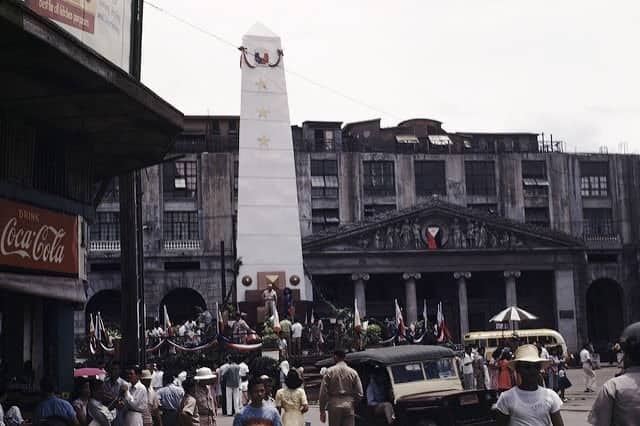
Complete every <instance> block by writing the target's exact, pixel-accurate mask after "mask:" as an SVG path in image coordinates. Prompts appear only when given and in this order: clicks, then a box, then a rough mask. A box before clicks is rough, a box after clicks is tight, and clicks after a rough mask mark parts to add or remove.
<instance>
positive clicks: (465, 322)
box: [453, 272, 471, 341]
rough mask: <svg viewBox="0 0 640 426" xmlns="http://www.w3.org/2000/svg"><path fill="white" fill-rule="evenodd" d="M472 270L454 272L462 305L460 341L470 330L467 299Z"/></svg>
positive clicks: (459, 300) (460, 304)
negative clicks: (468, 281) (468, 282)
mask: <svg viewBox="0 0 640 426" xmlns="http://www.w3.org/2000/svg"><path fill="white" fill-rule="evenodd" d="M469 278H471V272H454V273H453V279H455V280H456V284H458V304H459V306H460V341H462V339H463V338H464V335H465V334H467V333H468V332H469V303H468V301H467V280H468V279H469Z"/></svg>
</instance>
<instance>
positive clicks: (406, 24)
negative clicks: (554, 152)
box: [143, 0, 640, 152]
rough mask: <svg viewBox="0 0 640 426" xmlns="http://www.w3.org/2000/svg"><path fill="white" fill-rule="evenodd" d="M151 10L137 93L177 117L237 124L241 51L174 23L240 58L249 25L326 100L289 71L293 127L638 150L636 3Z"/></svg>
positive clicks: (563, 0)
mask: <svg viewBox="0 0 640 426" xmlns="http://www.w3.org/2000/svg"><path fill="white" fill-rule="evenodd" d="M149 1H150V2H151V3H152V4H154V5H156V6H159V7H160V8H162V10H158V9H157V8H154V7H152V6H151V5H150V4H146V5H145V11H144V34H143V40H144V42H143V81H144V83H145V84H147V85H148V86H149V87H151V88H152V89H153V90H155V91H156V92H157V93H158V94H159V95H161V96H162V97H164V98H165V99H167V100H168V101H169V102H171V103H172V104H174V105H175V106H176V107H178V108H179V109H180V110H182V111H183V112H184V113H185V114H212V115H214V114H215V115H218V114H221V115H237V114H239V111H240V69H239V66H238V64H239V52H238V51H237V50H236V49H234V48H233V47H232V46H229V45H226V44H224V43H222V42H220V41H217V40H216V39H215V38H213V37H212V36H210V35H206V34H204V33H202V32H200V31H198V30H197V29H194V28H192V27H190V26H188V25H186V24H184V23H181V22H178V21H177V20H176V19H174V18H172V17H171V16H170V14H173V15H176V16H178V17H180V18H181V19H183V20H185V21H187V22H189V23H191V24H193V25H195V26H197V27H201V28H202V29H205V30H206V31H208V32H210V33H213V34H215V35H217V36H220V37H222V38H224V39H226V40H228V41H230V42H231V43H233V44H234V45H236V46H239V45H240V44H241V40H242V35H243V34H244V33H245V32H246V31H247V30H248V29H249V28H250V27H251V26H252V25H253V23H254V22H256V21H260V22H262V23H263V24H265V25H266V26H267V27H269V28H270V29H271V30H272V31H274V32H275V33H277V34H279V35H280V37H281V39H282V44H283V49H284V52H285V69H286V70H288V71H292V72H295V73H298V74H301V75H303V76H304V77H306V78H308V79H311V80H313V81H316V82H318V83H321V84H323V85H325V86H327V87H328V88H330V89H331V90H329V89H323V88H319V87H317V86H314V85H312V84H310V83H309V82H307V81H305V80H304V79H301V78H300V77H298V76H297V75H295V74H291V73H289V74H288V75H287V87H288V91H289V108H290V111H291V121H292V124H300V123H301V122H303V121H305V120H331V121H343V122H345V123H346V122H352V121H360V120H367V119H372V118H378V117H379V118H382V124H383V125H384V126H393V125H395V124H397V123H398V122H399V121H402V120H404V119H409V118H416V117H428V118H434V119H437V120H440V121H442V122H443V126H444V128H445V129H446V130H448V131H450V132H455V131H528V132H544V133H545V134H546V135H549V134H550V133H552V134H553V137H554V139H561V140H564V141H565V142H566V143H567V145H568V148H567V150H569V151H575V150H577V151H597V150H598V149H599V147H601V146H603V145H606V146H607V147H608V149H609V152H621V151H623V150H624V149H625V147H624V146H623V145H622V144H626V151H627V152H632V151H635V152H640V136H639V132H638V130H637V129H636V126H637V125H638V124H640V83H639V80H640V54H639V53H638V52H639V50H640V48H639V44H640V43H639V42H640V3H638V2H637V1H608V2H605V1H591V0H582V1H578V0H571V1H568V0H559V1H558V0H556V1H546V0H536V1H519V0H467V1H458V0H446V1H431V0H428V1H427V0H422V1H403V0H399V1H395V2H392V1H377V0H368V1H364V0H358V1H355V0H342V1H337V0H322V1H300V0H298V1H288V0H287V1H284V0H283V1H276V0H261V1H239V0H236V1H218V0H149ZM334 91H337V92H339V93H341V94H343V95H344V96H348V97H351V98H355V99H357V100H358V101H359V102H361V103H362V104H366V105H369V106H372V107H374V109H371V108H368V107H366V106H364V105H362V104H359V103H354V102H351V101H349V100H347V99H345V98H344V97H342V96H338V95H336V94H334ZM634 125H635V126H634Z"/></svg>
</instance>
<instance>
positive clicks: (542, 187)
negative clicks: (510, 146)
mask: <svg viewBox="0 0 640 426" xmlns="http://www.w3.org/2000/svg"><path fill="white" fill-rule="evenodd" d="M522 185H523V187H524V196H525V197H546V196H547V195H548V194H549V180H548V179H547V164H546V163H545V162H544V161H532V160H523V161H522Z"/></svg>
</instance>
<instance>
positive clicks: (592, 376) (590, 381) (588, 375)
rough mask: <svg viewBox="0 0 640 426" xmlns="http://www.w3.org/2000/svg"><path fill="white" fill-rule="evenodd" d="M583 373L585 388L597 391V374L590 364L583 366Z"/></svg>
mask: <svg viewBox="0 0 640 426" xmlns="http://www.w3.org/2000/svg"><path fill="white" fill-rule="evenodd" d="M582 372H583V373H584V388H585V390H586V389H589V390H592V391H595V390H596V373H595V372H594V371H593V369H592V368H591V365H589V363H587V362H585V363H584V364H582Z"/></svg>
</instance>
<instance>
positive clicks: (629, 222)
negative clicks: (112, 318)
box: [77, 116, 640, 349]
mask: <svg viewBox="0 0 640 426" xmlns="http://www.w3.org/2000/svg"><path fill="white" fill-rule="evenodd" d="M186 128H187V130H186V131H185V132H184V134H183V135H182V136H181V137H180V138H179V139H178V140H177V142H176V147H175V150H174V153H173V154H172V155H171V156H170V158H168V159H167V160H166V162H165V163H164V164H162V165H160V166H154V167H152V168H150V169H148V170H147V173H146V175H145V176H146V179H145V193H144V197H145V205H144V215H145V221H146V225H145V230H144V237H145V259H146V261H145V267H146V272H145V282H146V297H147V316H148V317H157V315H158V312H159V310H160V308H161V306H162V305H163V304H167V305H168V307H169V308H170V309H169V311H170V314H172V315H177V316H178V317H184V316H187V315H189V314H190V313H189V309H191V308H190V306H192V305H194V303H195V304H201V305H206V306H211V305H212V304H214V303H215V302H216V301H221V300H222V287H223V285H222V283H223V280H224V287H225V289H226V291H229V290H231V286H232V283H233V282H234V275H233V274H234V272H233V271H234V263H235V261H236V254H235V252H234V232H235V217H236V210H237V209H236V198H237V188H238V183H237V165H238V163H237V150H238V135H237V129H238V117H232V116H230V117H229V116H228V117H190V118H188V119H187V120H186ZM292 133H293V140H294V147H295V156H296V158H295V160H296V173H297V176H298V200H299V205H300V228H301V233H302V236H303V256H304V263H305V268H306V270H307V272H308V274H309V277H310V279H311V280H312V282H313V286H314V299H315V302H314V303H313V309H315V312H316V316H317V315H321V314H322V313H326V312H327V309H326V306H325V305H324V303H323V301H324V300H328V301H332V302H334V303H337V304H341V305H351V304H353V300H354V298H356V297H357V300H358V304H359V309H360V312H361V313H366V315H370V316H375V317H379V318H383V317H385V316H387V317H390V316H392V315H393V299H394V298H396V299H398V301H399V303H400V304H401V305H402V306H403V307H404V309H405V311H406V314H407V317H408V319H409V320H416V319H418V317H419V315H420V314H421V313H422V306H423V301H424V300H426V303H427V308H428V312H429V316H431V315H432V314H433V315H434V316H435V312H436V311H435V308H436V305H437V303H438V302H440V301H442V302H443V306H444V311H445V316H446V319H447V321H448V323H449V325H450V328H451V329H452V331H453V332H454V335H456V336H460V335H461V334H464V333H465V332H466V331H468V330H481V329H487V328H488V327H490V324H489V323H488V319H489V318H490V316H491V315H492V314H494V313H496V312H498V311H499V310H500V309H502V308H503V307H504V306H505V305H513V304H517V305H519V306H521V307H523V308H525V309H528V310H531V311H532V312H534V313H536V314H538V316H539V317H540V319H539V320H538V321H536V322H534V323H532V324H530V326H536V327H537V326H540V327H542V326H544V327H551V328H557V329H559V330H560V331H561V332H562V333H563V335H565V338H566V339H567V341H568V343H569V346H570V348H571V349H575V348H576V347H577V346H578V345H579V344H580V343H582V342H584V341H586V340H592V341H594V342H595V343H597V344H601V345H604V344H606V343H607V342H609V341H612V340H614V339H615V338H616V336H617V334H618V333H619V332H620V331H621V329H622V327H623V325H624V324H626V323H628V322H630V321H632V320H638V318H639V317H640V308H638V306H639V304H638V303H639V302H640V284H639V270H638V262H639V257H638V254H639V252H638V242H639V239H640V220H639V219H638V218H639V217H640V215H639V214H638V213H640V197H638V194H637V188H638V187H639V184H640V158H639V157H638V156H636V155H608V154H569V153H564V152H562V149H561V144H559V143H557V142H552V141H541V140H540V139H541V138H540V137H539V135H537V134H535V133H471V132H456V133H450V132H447V131H446V130H445V129H443V127H442V124H441V123H440V122H438V121H436V120H429V119H414V120H408V121H404V122H402V123H400V124H398V125H397V126H396V127H392V128H381V127H380V121H379V120H371V121H366V122H359V123H350V124H346V125H343V123H341V122H304V123H302V125H301V126H293V127H292ZM172 158H173V159H172ZM108 199H109V198H108V196H107V198H106V199H105V201H104V202H103V203H102V204H101V206H100V207H99V208H98V214H97V218H98V220H101V218H102V219H104V220H103V222H100V223H96V224H94V225H93V226H92V228H91V229H92V231H91V237H92V241H91V243H90V244H91V246H90V247H91V251H90V257H89V259H90V272H89V297H92V296H95V297H96V299H91V300H90V301H89V304H88V305H87V306H88V307H87V310H90V309H91V310H95V309H96V308H97V307H99V306H100V305H101V303H102V302H101V301H100V299H101V298H102V297H103V296H104V295H105V294H107V293H108V292H109V291H116V289H117V288H118V285H119V270H118V268H119V263H118V250H117V244H118V243H117V241H116V240H117V238H116V236H115V235H113V233H109V232H108V231H107V232H104V231H102V230H103V228H105V227H106V228H108V227H109V226H112V225H109V224H110V223H111V222H112V221H113V220H117V216H116V215H114V214H113V213H114V212H116V211H117V209H118V206H117V204H115V203H110V202H108ZM105 224H106V225H105ZM97 229H100V231H98V230H97ZM114 229H117V226H116V227H115V228H114ZM222 245H223V246H224V247H223V249H222ZM223 271H224V273H223ZM254 279H255V277H254ZM111 296H114V297H115V296H116V293H111ZM115 300H116V299H115V298H112V302H111V303H112V304H115V302H114V301H115ZM92 302H94V303H92ZM179 307H182V308H179ZM309 308H311V306H308V305H307V306H305V307H304V308H303V309H301V310H300V311H299V312H304V310H305V309H306V310H307V313H308V309H309ZM241 309H244V310H248V311H252V310H254V306H253V305H251V304H250V303H245V304H244V306H241ZM112 311H113V312H114V315H116V314H117V309H116V310H112ZM77 319H78V321H77V326H78V331H81V330H82V328H83V326H84V325H83V318H80V316H79V317H78V318H77Z"/></svg>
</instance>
